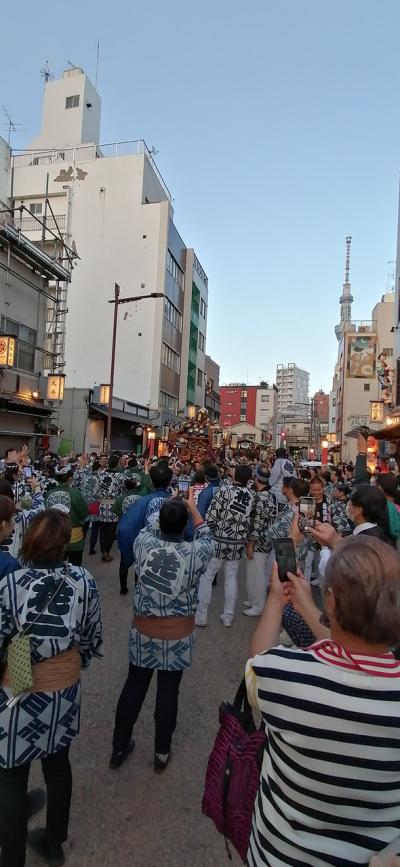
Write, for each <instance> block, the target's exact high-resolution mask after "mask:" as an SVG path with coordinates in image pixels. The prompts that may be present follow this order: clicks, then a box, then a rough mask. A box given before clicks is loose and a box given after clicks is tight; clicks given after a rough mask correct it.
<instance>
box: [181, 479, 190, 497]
mask: <svg viewBox="0 0 400 867" xmlns="http://www.w3.org/2000/svg"><path fill="white" fill-rule="evenodd" d="M178 497H182V499H183V500H187V499H188V497H189V482H188V481H183V480H182V481H180V480H179V479H178Z"/></svg>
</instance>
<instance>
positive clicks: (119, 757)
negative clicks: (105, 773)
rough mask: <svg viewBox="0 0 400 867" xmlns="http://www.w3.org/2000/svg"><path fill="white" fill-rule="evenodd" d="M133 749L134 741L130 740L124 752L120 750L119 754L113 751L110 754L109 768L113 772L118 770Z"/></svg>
mask: <svg viewBox="0 0 400 867" xmlns="http://www.w3.org/2000/svg"><path fill="white" fill-rule="evenodd" d="M134 749H135V741H134V740H133V738H132V740H131V741H129V744H128V746H127V747H126V749H125V750H120V751H119V752H117V751H116V750H113V751H112V753H111V759H110V761H109V767H110V768H112V770H113V771H116V770H117V769H118V768H120V767H121V765H122V764H123V763H124V761H125V759H127V758H128V756H129V755H130V754H131V753H133V750H134Z"/></svg>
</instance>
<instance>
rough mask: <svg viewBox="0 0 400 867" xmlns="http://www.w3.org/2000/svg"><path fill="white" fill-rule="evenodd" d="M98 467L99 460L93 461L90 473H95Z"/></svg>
mask: <svg viewBox="0 0 400 867" xmlns="http://www.w3.org/2000/svg"><path fill="white" fill-rule="evenodd" d="M99 469H100V461H93V464H92V473H97V470H99Z"/></svg>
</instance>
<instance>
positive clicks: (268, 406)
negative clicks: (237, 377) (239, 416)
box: [255, 382, 278, 433]
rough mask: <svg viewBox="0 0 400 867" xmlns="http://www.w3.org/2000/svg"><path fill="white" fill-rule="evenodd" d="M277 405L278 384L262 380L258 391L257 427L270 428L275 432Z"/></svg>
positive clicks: (269, 429) (270, 430)
mask: <svg viewBox="0 0 400 867" xmlns="http://www.w3.org/2000/svg"><path fill="white" fill-rule="evenodd" d="M277 405H278V391H277V387H276V385H268V383H267V382H260V385H259V387H258V388H257V391H256V419H255V425H256V427H258V428H262V429H263V430H268V431H269V432H270V433H272V432H273V425H274V423H275V418H276V411H277Z"/></svg>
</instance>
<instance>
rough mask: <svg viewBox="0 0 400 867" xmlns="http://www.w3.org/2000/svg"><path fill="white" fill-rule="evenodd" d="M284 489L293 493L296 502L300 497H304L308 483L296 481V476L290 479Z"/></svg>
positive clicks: (301, 480) (302, 480)
mask: <svg viewBox="0 0 400 867" xmlns="http://www.w3.org/2000/svg"><path fill="white" fill-rule="evenodd" d="M286 487H288V488H290V490H291V491H293V493H294V495H295V497H296V499H297V500H299V499H300V497H306V496H307V494H308V490H309V485H308V482H306V480H305V479H298V478H296V476H291V477H290V479H289V483H288V485H287V486H286Z"/></svg>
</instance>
